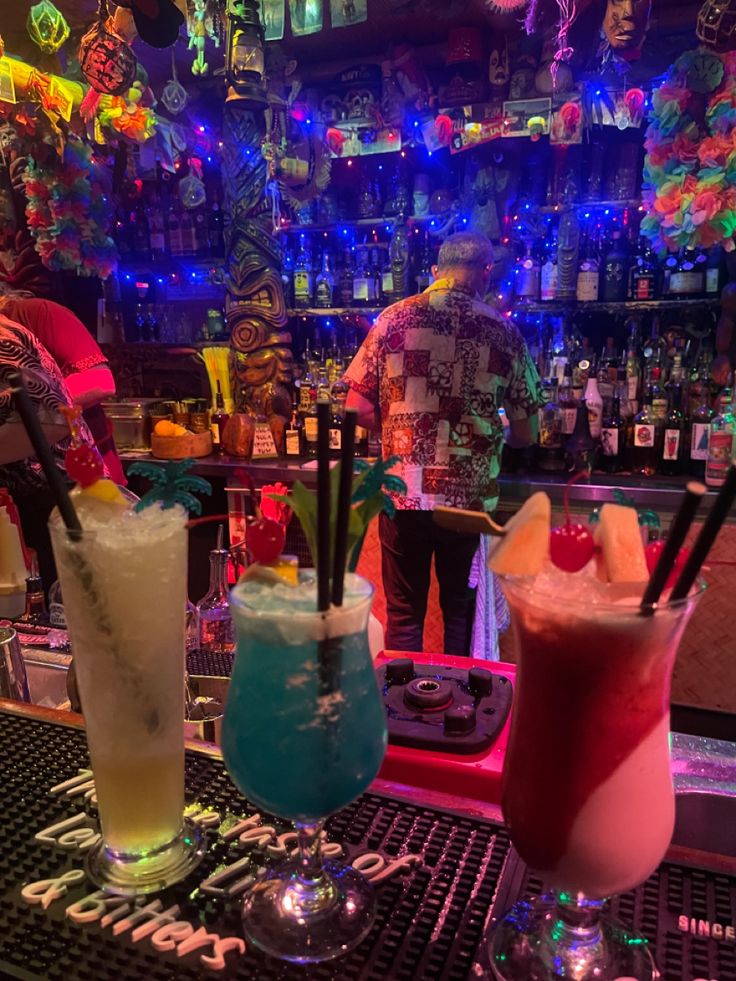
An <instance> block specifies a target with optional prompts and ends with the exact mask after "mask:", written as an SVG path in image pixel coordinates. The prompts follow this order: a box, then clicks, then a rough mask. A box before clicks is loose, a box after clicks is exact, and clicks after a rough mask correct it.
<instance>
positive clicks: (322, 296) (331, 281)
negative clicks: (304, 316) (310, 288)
mask: <svg viewBox="0 0 736 981" xmlns="http://www.w3.org/2000/svg"><path fill="white" fill-rule="evenodd" d="M334 289H335V277H334V275H333V272H332V260H331V258H330V253H329V251H328V250H327V249H325V251H324V252H323V253H322V269H321V270H320V272H319V275H318V276H317V279H316V281H315V284H314V305H315V306H317V307H319V308H320V309H322V310H326V309H328V308H329V307H331V306H332V305H333V292H334Z"/></svg>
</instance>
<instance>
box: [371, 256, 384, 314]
mask: <svg viewBox="0 0 736 981" xmlns="http://www.w3.org/2000/svg"><path fill="white" fill-rule="evenodd" d="M371 275H372V277H373V298H374V303H375V304H376V306H380V304H381V303H382V302H383V274H382V270H381V250H380V249H371Z"/></svg>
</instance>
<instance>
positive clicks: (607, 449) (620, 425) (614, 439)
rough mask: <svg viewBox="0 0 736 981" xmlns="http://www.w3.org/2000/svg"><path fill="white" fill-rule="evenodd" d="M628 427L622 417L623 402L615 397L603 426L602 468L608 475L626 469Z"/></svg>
mask: <svg viewBox="0 0 736 981" xmlns="http://www.w3.org/2000/svg"><path fill="white" fill-rule="evenodd" d="M625 435H626V426H625V423H624V420H623V418H622V416H621V400H620V399H619V398H618V397H617V396H615V395H614V397H613V399H612V400H611V411H610V414H608V415H606V416H605V417H604V419H603V424H602V426H601V460H600V462H601V467H602V468H603V470H605V471H606V473H618V472H619V471H620V470H623V467H624V448H625V447H624V442H625Z"/></svg>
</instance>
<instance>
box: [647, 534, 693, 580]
mask: <svg viewBox="0 0 736 981" xmlns="http://www.w3.org/2000/svg"><path fill="white" fill-rule="evenodd" d="M663 548H664V541H663V540H662V539H660V540H659V541H656V542H649V544H648V545H647V547H646V548H645V549H644V554H645V556H646V560H647V569H648V570H649V575H650V576H651V574H652V573H653V572H654V569H655V567H656V565H657V563H658V562H659V557H660V555H661V554H662V549H663ZM689 556H690V549H689V548H681V549H680V551H679V552H678V553H677V558H676V559H675V564H674V566H673V567H672V572H670V574H669V577H668V579H667V582H666V583H665V584H664V588H665V589H671V588H672V587H673V586H674V585H675V583H676V582H677V580H678V579H679V578H680V573H681V572H682V569H683V566H684V565H685V563H686V562H687V560H688V558H689Z"/></svg>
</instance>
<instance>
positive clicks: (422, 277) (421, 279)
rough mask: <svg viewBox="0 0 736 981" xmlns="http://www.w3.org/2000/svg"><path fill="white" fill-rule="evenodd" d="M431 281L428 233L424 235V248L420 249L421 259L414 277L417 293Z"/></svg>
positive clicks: (430, 249) (430, 250)
mask: <svg viewBox="0 0 736 981" xmlns="http://www.w3.org/2000/svg"><path fill="white" fill-rule="evenodd" d="M431 282H432V246H431V244H430V241H429V235H428V234H427V235H425V237H424V248H423V249H422V261H421V263H420V266H419V272H418V273H417V277H416V284H417V293H423V292H424V291H425V290H426V289H427V287H428V286H429V284H430V283H431Z"/></svg>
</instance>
